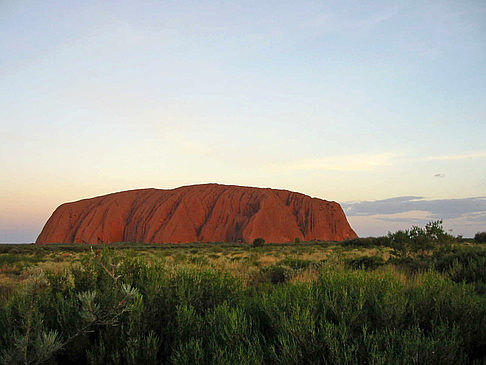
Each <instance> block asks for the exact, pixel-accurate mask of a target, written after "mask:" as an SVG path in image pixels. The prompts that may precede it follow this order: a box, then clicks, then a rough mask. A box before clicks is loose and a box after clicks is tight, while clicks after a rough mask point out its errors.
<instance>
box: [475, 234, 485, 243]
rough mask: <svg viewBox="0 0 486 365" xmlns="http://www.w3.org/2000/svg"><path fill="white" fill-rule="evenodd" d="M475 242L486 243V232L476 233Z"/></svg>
mask: <svg viewBox="0 0 486 365" xmlns="http://www.w3.org/2000/svg"><path fill="white" fill-rule="evenodd" d="M474 242H476V243H486V232H478V233H476V234H475V235H474Z"/></svg>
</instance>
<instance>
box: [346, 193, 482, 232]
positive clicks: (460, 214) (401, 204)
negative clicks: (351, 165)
mask: <svg viewBox="0 0 486 365" xmlns="http://www.w3.org/2000/svg"><path fill="white" fill-rule="evenodd" d="M341 205H342V207H343V209H344V210H345V212H346V215H347V216H348V219H349V221H350V223H351V225H352V226H353V228H354V229H355V230H356V231H357V232H358V234H360V235H364V236H376V235H381V234H386V232H388V231H392V232H393V231H395V230H397V229H407V228H409V227H410V226H411V225H419V226H423V225H425V224H426V223H427V222H430V221H432V220H437V219H442V220H443V221H444V227H445V228H446V229H452V230H453V232H454V233H455V234H463V235H466V236H468V237H472V236H473V235H474V233H476V232H478V231H482V230H484V227H485V226H486V197H474V198H463V199H434V200H427V199H425V198H423V197H417V196H401V197H395V198H390V199H383V200H373V201H362V202H348V203H343V204H341Z"/></svg>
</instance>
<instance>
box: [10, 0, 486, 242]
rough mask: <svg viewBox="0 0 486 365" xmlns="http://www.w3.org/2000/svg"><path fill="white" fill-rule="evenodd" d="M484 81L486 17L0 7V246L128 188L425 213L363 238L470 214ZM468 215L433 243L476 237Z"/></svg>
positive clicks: (97, 4) (380, 5)
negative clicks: (413, 200)
mask: <svg viewBox="0 0 486 365" xmlns="http://www.w3.org/2000/svg"><path fill="white" fill-rule="evenodd" d="M485 66H486V3H485V2H484V1H426V2H424V1H407V2H391V1H332V2H330V1H112V2H111V1H82V2H78V1H66V0H64V1H42V2H41V1H22V0H16V1H2V2H0V121H1V126H0V135H1V137H2V143H1V145H0V181H1V184H0V205H1V206H2V210H1V211H0V242H24V241H27V242H30V241H33V240H35V238H36V236H37V234H38V233H39V231H40V229H41V228H42V225H43V224H44V223H45V221H46V220H47V218H48V217H49V215H50V214H51V212H52V211H53V210H54V209H55V208H56V207H57V206H58V205H59V204H61V203H62V202H65V201H72V200H77V199H81V198H85V197H89V196H95V195H100V194H104V193H109V192H113V191H119V190H127V189H132V188H138V187H157V188H173V187H177V186H180V185H187V184H194V183H203V182H219V183H227V184H237V185H251V186H268V187H274V188H284V189H289V190H295V191H299V192H302V193H306V194H309V195H311V196H316V197H320V198H324V199H327V200H335V201H338V202H340V203H345V206H346V207H348V208H352V207H353V204H356V202H358V201H366V205H365V206H366V207H368V206H369V204H372V202H373V201H377V202H376V205H375V206H376V207H382V206H383V204H382V203H381V201H382V200H384V199H390V198H394V197H409V196H415V197H416V196H419V197H420V198H421V199H425V202H427V201H430V204H431V205H430V209H429V208H427V204H425V205H424V204H420V205H419V206H420V209H419V210H409V211H403V210H401V209H398V210H397V212H395V213H390V212H380V211H376V210H373V209H368V210H367V211H368V213H363V211H362V210H361V211H359V214H358V213H356V215H355V216H353V215H352V214H353V213H352V212H353V209H351V210H349V211H348V216H349V220H350V221H351V223H352V225H353V227H354V228H355V229H356V230H357V232H358V234H360V235H370V234H373V235H376V234H382V233H386V231H388V230H394V229H396V228H401V227H403V225H407V224H409V223H412V222H414V223H416V222H417V219H421V221H423V222H426V221H427V220H428V219H431V218H436V217H437V214H440V212H439V213H438V212H437V211H436V210H434V209H435V208H434V207H436V205H437V204H436V203H434V201H435V202H437V201H440V202H441V207H442V206H443V204H446V206H447V201H450V205H449V206H450V210H451V211H454V209H458V208H457V202H458V201H459V200H457V199H459V198H460V199H465V198H479V200H477V199H476V200H477V201H479V202H483V201H484V198H482V197H484V196H486V142H485V135H486V100H485V99H486V68H485ZM451 199H454V200H451ZM476 200H474V201H476ZM460 201H462V200H460ZM466 201H468V202H469V201H471V200H466ZM444 202H445V203H444ZM407 206H408V205H407ZM470 206H471V208H470V209H469V211H467V212H464V211H463V210H460V213H459V210H458V213H457V214H445V216H444V217H443V218H444V219H445V226H446V228H448V229H453V230H454V233H456V234H465V235H472V234H474V232H476V231H477V230H480V229H482V230H486V212H485V209H484V205H482V203H480V204H479V205H478V204H476V205H474V204H472V205H470ZM360 207H362V206H360ZM473 207H474V208H473ZM474 209H476V210H474ZM477 209H479V211H478V210H477ZM397 214H398V215H397Z"/></svg>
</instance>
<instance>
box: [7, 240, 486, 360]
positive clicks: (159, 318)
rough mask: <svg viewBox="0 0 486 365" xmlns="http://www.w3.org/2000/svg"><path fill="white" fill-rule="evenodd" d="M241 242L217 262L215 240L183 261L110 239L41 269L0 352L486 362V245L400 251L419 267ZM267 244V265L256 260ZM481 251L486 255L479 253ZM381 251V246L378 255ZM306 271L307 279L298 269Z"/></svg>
mask: <svg viewBox="0 0 486 365" xmlns="http://www.w3.org/2000/svg"><path fill="white" fill-rule="evenodd" d="M299 245H301V246H304V245H305V244H302V243H301V244H299ZM245 247H246V249H242V250H239V251H238V252H239V253H240V254H241V255H245V254H247V255H248V256H249V258H243V259H241V260H238V261H237V262H235V261H232V260H231V258H233V257H234V256H233V255H228V253H229V252H231V253H234V252H235V249H234V248H232V247H231V246H228V247H226V246H224V245H220V246H218V248H220V249H221V250H222V251H221V252H220V255H218V257H220V256H221V257H220V258H219V259H218V260H214V262H211V263H210V265H214V267H211V266H206V265H205V263H202V262H197V261H198V260H199V258H203V257H204V258H205V257H207V255H210V254H211V252H214V251H212V249H208V250H204V251H203V252H204V256H203V255H202V253H201V254H200V256H194V255H193V256H191V255H184V257H185V258H186V259H185V260H184V262H180V263H178V264H176V265H174V264H171V263H170V262H163V261H159V260H156V259H153V257H150V260H147V259H145V258H144V257H143V256H139V255H133V252H131V251H130V250H126V249H123V250H114V249H105V250H99V251H96V250H95V251H94V252H92V253H88V254H82V255H81V257H80V261H79V263H75V264H73V265H71V266H66V267H65V269H64V270H61V271H58V272H54V271H53V272H44V273H43V272H42V271H40V270H31V271H30V272H31V276H30V277H29V278H28V279H27V282H26V283H24V285H23V286H22V288H20V289H18V290H15V291H14V292H13V293H10V294H9V295H8V296H7V297H6V298H5V299H4V300H2V301H0V354H1V356H3V359H4V360H3V361H4V363H12V364H15V363H36V362H37V363H46V364H65V363H82V364H84V363H91V364H140V363H143V364H159V363H171V364H172V363H174V364H188V363H197V364H363V363H368V364H473V363H474V362H475V363H476V364H478V363H482V362H484V361H486V349H485V344H486V298H485V297H484V296H483V295H482V294H481V293H480V292H479V291H478V289H477V286H476V285H477V284H478V283H484V279H483V276H481V275H482V274H481V271H478V273H477V274H474V275H476V276H474V275H473V273H472V272H470V271H475V270H476V269H477V268H478V267H479V266H478V265H480V264H481V262H482V261H481V260H482V258H483V254H482V253H481V252H482V251H481V247H477V248H476V250H479V251H474V250H473V251H469V250H470V249H465V251H463V250H462V249H458V248H450V247H449V248H447V247H444V249H441V250H440V251H437V252H436V253H435V254H434V255H429V256H423V257H422V258H421V257H419V256H420V255H414V256H407V257H399V258H397V257H395V258H394V259H393V260H402V261H403V263H405V261H406V260H412V262H413V261H415V260H427V262H428V269H426V270H424V271H423V270H418V271H417V272H412V271H411V270H399V269H395V265H389V264H388V263H385V265H382V263H383V262H381V261H380V262H379V263H380V268H379V269H378V270H363V268H365V269H366V267H364V265H360V264H359V263H357V264H352V265H349V264H345V263H346V262H347V261H346V260H348V259H352V260H356V259H359V257H358V258H356V257H355V256H345V255H344V253H346V252H347V251H343V252H342V254H341V255H335V254H331V255H329V260H327V261H323V262H320V263H317V261H314V260H306V259H302V255H301V256H299V255H295V256H294V255H293V254H292V255H293V256H292V257H290V256H289V255H286V256H287V257H286V258H284V259H277V258H276V257H273V258H272V256H268V255H264V253H266V252H270V251H271V252H274V253H277V252H285V253H286V254H289V253H290V251H291V250H294V249H297V247H296V245H293V246H292V247H291V249H290V250H289V249H288V248H287V247H286V246H284V245H269V246H264V247H259V248H256V249H255V248H253V247H252V246H251V245H247V246H245ZM316 247H320V246H316ZM189 249H193V247H189ZM326 249H327V248H326ZM164 250H166V251H164V252H171V254H172V256H176V255H177V254H178V253H180V251H181V250H182V251H183V252H184V248H177V249H175V248H167V249H164ZM161 251H162V249H161ZM161 251H157V252H161ZM305 251H306V250H304V251H302V252H303V253H304V254H305ZM316 251H318V250H317V249H316ZM186 252H188V251H186ZM302 252H301V253H302ZM331 252H333V251H331ZM213 254H214V253H213ZM153 256H154V257H155V256H159V255H158V254H157V255H153ZM160 256H162V255H160ZM282 256H283V255H282ZM263 257H265V258H266V260H267V261H266V262H268V263H270V264H269V265H267V266H264V265H263V264H262V265H260V266H256V265H248V264H249V263H253V262H260V260H261V259H262V258H263ZM304 257H306V256H304ZM361 259H362V260H363V258H361ZM246 260H248V262H246V263H245V261H246ZM273 260H275V261H273ZM364 260H368V259H364ZM471 260H479V261H478V262H479V263H478V264H474V265H472V264H470V261H471ZM190 261H195V262H190ZM210 261H212V260H210ZM348 262H350V261H348ZM374 262H375V259H371V263H372V265H371V266H369V267H368V268H372V267H373V265H374ZM459 264H460V265H462V266H460V267H459V266H458V265H459ZM355 267H357V269H356V268H355ZM230 270H231V271H230ZM231 272H234V274H231ZM242 273H245V274H242ZM304 274H305V275H307V277H306V279H305V280H297V277H299V275H304Z"/></svg>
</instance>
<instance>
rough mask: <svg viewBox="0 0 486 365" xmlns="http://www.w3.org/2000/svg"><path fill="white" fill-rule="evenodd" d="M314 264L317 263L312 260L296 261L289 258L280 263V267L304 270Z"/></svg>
mask: <svg viewBox="0 0 486 365" xmlns="http://www.w3.org/2000/svg"><path fill="white" fill-rule="evenodd" d="M314 264H315V262H314V261H311V260H303V259H295V258H290V257H287V258H285V259H283V260H281V261H280V262H279V265H283V266H287V267H290V268H291V269H293V270H304V269H307V268H308V267H309V266H312V265H314Z"/></svg>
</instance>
